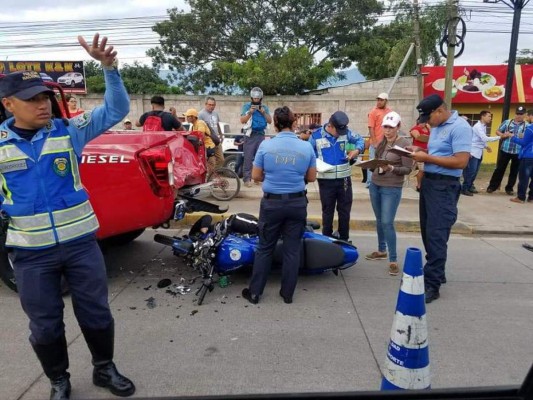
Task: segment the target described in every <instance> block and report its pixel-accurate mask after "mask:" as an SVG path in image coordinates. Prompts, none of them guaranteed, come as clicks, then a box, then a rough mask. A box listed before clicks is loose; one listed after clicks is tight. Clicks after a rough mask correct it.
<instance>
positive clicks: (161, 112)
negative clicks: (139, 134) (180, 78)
mask: <svg viewBox="0 0 533 400" xmlns="http://www.w3.org/2000/svg"><path fill="white" fill-rule="evenodd" d="M150 103H151V104H152V111H148V112H145V113H144V114H143V115H141V118H139V120H138V121H137V122H136V123H135V126H138V127H141V126H142V127H143V131H145V132H161V131H182V130H183V127H182V125H181V122H180V121H178V119H177V118H176V117H174V116H173V115H172V114H171V113H169V112H167V111H165V99H164V98H163V97H161V96H154V97H152V98H151V99H150Z"/></svg>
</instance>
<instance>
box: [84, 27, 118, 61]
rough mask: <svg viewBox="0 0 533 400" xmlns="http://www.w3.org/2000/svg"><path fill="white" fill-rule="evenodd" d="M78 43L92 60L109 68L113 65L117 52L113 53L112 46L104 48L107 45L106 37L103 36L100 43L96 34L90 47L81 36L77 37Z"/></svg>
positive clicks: (98, 35)
mask: <svg viewBox="0 0 533 400" xmlns="http://www.w3.org/2000/svg"><path fill="white" fill-rule="evenodd" d="M78 42H80V45H81V46H82V47H83V48H84V49H85V50H86V51H87V53H88V54H89V55H90V56H91V57H92V58H94V59H95V60H98V61H100V62H101V63H102V65H104V66H106V67H109V66H111V65H112V64H113V61H115V57H116V56H117V52H116V51H113V46H107V48H106V44H107V37H106V36H104V37H103V38H102V41H100V34H99V33H96V34H95V35H94V37H93V42H92V45H89V44H88V43H87V42H86V41H85V39H84V38H83V36H78ZM98 42H100V43H98Z"/></svg>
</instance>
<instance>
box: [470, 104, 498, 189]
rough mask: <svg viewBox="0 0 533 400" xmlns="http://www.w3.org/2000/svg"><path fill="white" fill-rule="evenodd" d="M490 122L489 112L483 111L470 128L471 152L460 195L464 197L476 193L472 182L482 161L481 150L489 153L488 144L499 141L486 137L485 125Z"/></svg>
mask: <svg viewBox="0 0 533 400" xmlns="http://www.w3.org/2000/svg"><path fill="white" fill-rule="evenodd" d="M491 121H492V114H491V112H490V111H487V110H483V111H481V112H480V113H479V121H478V122H476V123H475V124H474V126H473V127H472V133H473V134H472V150H471V151H470V160H469V161H468V165H467V166H466V168H465V169H464V171H463V186H462V189H461V194H462V195H464V196H470V197H471V196H473V195H474V194H475V193H477V190H476V189H475V188H474V181H475V180H476V177H477V174H478V172H479V167H480V166H481V161H482V160H483V150H485V149H486V150H487V151H488V152H489V153H490V152H491V151H492V149H491V148H490V147H489V146H487V143H489V142H496V141H498V140H500V137H499V136H494V137H490V136H487V125H488V124H490V122H491Z"/></svg>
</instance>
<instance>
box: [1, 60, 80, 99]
mask: <svg viewBox="0 0 533 400" xmlns="http://www.w3.org/2000/svg"><path fill="white" fill-rule="evenodd" d="M17 71H36V72H38V73H39V74H40V75H41V78H42V79H43V81H45V82H46V81H48V82H57V83H59V84H60V85H61V86H62V87H63V90H64V91H65V92H67V93H87V89H86V86H85V70H84V66H83V61H0V74H9V73H11V72H17Z"/></svg>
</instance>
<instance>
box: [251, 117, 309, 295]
mask: <svg viewBox="0 0 533 400" xmlns="http://www.w3.org/2000/svg"><path fill="white" fill-rule="evenodd" d="M295 121H296V117H295V116H294V114H293V113H292V111H291V110H290V109H289V107H280V108H277V109H276V110H275V111H274V127H275V128H276V130H277V131H278V132H279V133H278V134H277V135H276V137H274V138H272V139H271V140H267V141H264V142H263V143H261V145H260V146H259V149H258V150H257V155H256V156H255V159H254V168H253V170H252V178H253V179H254V181H259V182H263V192H264V194H263V198H262V199H261V206H260V210H259V224H258V229H259V244H258V246H257V250H256V252H255V259H254V266H253V272H252V279H251V281H250V286H249V287H248V288H245V289H243V291H242V296H243V297H244V298H245V299H246V300H248V301H249V302H250V303H252V304H257V303H258V302H259V298H260V296H261V295H262V294H263V290H264V289H265V285H266V282H267V278H268V274H269V272H270V268H271V266H272V259H273V255H274V250H275V248H276V244H277V242H278V240H279V238H280V237H283V263H282V270H281V289H280V291H279V294H280V296H281V297H282V298H283V301H284V302H285V303H286V304H290V303H292V297H293V294H294V290H295V288H296V283H297V281H298V270H299V268H300V250H301V246H302V235H303V233H304V229H305V222H306V218H307V198H306V197H305V182H304V180H306V181H307V182H314V181H315V179H316V157H315V153H314V151H313V148H312V147H311V146H310V145H309V143H307V142H305V141H303V140H300V139H299V138H298V136H296V133H294V131H293V125H294V122H295Z"/></svg>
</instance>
